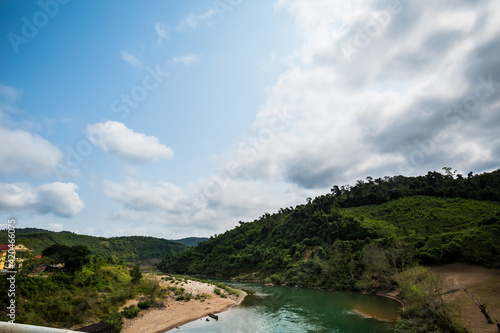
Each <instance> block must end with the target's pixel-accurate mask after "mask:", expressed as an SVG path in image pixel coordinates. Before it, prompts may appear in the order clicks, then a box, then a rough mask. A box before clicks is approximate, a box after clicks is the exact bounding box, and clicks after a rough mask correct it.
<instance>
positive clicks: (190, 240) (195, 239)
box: [172, 237, 209, 246]
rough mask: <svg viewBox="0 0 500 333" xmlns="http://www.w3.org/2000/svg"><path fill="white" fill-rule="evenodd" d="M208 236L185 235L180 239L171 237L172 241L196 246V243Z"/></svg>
mask: <svg viewBox="0 0 500 333" xmlns="http://www.w3.org/2000/svg"><path fill="white" fill-rule="evenodd" d="M208 239H209V238H206V237H187V238H181V239H172V241H173V242H177V243H181V244H184V245H187V246H196V245H198V243H201V242H204V241H206V240H208Z"/></svg>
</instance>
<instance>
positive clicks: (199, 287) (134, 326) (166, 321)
mask: <svg viewBox="0 0 500 333" xmlns="http://www.w3.org/2000/svg"><path fill="white" fill-rule="evenodd" d="M161 286H162V287H163V288H167V287H168V286H176V287H177V288H180V287H181V285H179V284H177V285H175V284H173V283H172V282H170V281H161ZM182 288H184V289H185V292H188V293H192V294H193V296H196V295H201V294H205V295H209V297H210V299H207V300H204V301H202V300H195V299H194V298H193V299H191V300H190V301H176V300H175V298H173V297H171V298H170V299H168V300H166V301H164V302H163V303H164V305H165V307H164V308H154V309H150V310H148V311H142V312H141V313H140V314H139V316H138V317H137V318H134V319H127V320H125V323H124V325H123V329H122V331H121V332H122V333H163V332H166V331H168V330H171V329H173V328H176V327H178V326H181V325H184V324H186V323H189V322H191V321H194V320H197V319H200V318H203V317H206V316H207V315H208V314H209V313H219V312H223V311H226V310H228V309H229V308H231V307H232V306H235V305H238V304H240V303H241V301H243V299H244V298H245V296H246V293H245V292H243V291H241V294H240V296H239V297H235V296H228V297H227V298H222V297H220V296H218V295H216V294H215V293H214V285H211V284H207V283H201V282H197V281H189V282H187V283H184V284H183V285H182ZM210 320H213V319H210Z"/></svg>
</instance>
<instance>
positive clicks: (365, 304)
mask: <svg viewBox="0 0 500 333" xmlns="http://www.w3.org/2000/svg"><path fill="white" fill-rule="evenodd" d="M231 285H232V286H233V287H235V288H239V289H243V290H245V291H247V292H248V293H249V295H248V296H247V297H246V298H245V300H244V301H243V302H242V304H241V305H239V306H236V307H233V308H232V309H230V310H229V311H226V312H223V313H220V314H219V320H218V321H215V320H213V319H210V321H206V318H203V319H200V320H197V321H194V322H191V323H189V324H186V325H184V326H181V327H179V328H178V329H173V330H172V331H171V332H183V333H186V332H203V333H205V332H207V333H212V332H213V333H227V332H231V333H233V332H234V333H237V332H244V333H247V332H248V333H250V332H252V333H253V332H266V333H278V332H280V333H281V332H338V333H347V332H353V333H380V332H391V327H392V324H391V323H390V322H387V321H391V320H392V321H394V320H395V319H396V318H397V317H398V315H397V311H398V309H399V303H398V302H396V301H393V300H391V299H387V298H383V297H377V296H371V295H362V294H360V293H349V292H334V291H325V290H314V289H305V288H293V287H283V286H265V285H261V284H254V283H238V284H231ZM374 317H375V318H378V319H380V320H376V319H373V318H374ZM381 320H386V321H381Z"/></svg>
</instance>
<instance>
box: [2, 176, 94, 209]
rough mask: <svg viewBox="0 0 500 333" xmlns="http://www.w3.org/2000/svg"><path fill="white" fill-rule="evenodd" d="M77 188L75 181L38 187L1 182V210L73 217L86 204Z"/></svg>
mask: <svg viewBox="0 0 500 333" xmlns="http://www.w3.org/2000/svg"><path fill="white" fill-rule="evenodd" d="M77 189H78V186H77V185H76V184H73V183H60V182H54V183H49V184H42V185H39V186H37V187H33V186H31V185H30V184H27V183H11V184H9V183H0V210H7V211H19V210H27V211H32V212H37V213H41V214H48V213H52V214H54V215H57V216H60V217H72V216H75V215H77V214H78V213H80V211H81V210H82V209H83V207H84V206H85V204H84V203H83V201H82V200H81V199H80V196H79V195H78V193H76V190H77Z"/></svg>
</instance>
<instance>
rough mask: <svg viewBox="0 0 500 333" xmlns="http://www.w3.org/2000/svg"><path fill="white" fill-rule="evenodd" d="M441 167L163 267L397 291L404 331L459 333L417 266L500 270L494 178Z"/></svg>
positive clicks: (244, 230)
mask: <svg viewBox="0 0 500 333" xmlns="http://www.w3.org/2000/svg"><path fill="white" fill-rule="evenodd" d="M443 169H444V173H443V174H441V173H438V172H429V173H428V174H427V175H425V176H419V177H403V176H396V177H385V178H383V179H375V180H374V179H372V178H371V177H368V178H367V179H366V182H365V181H358V182H357V184H356V185H355V186H352V187H350V186H341V187H339V186H334V187H333V188H332V191H331V193H328V194H325V195H322V196H318V197H316V198H314V199H312V198H308V199H307V203H306V204H302V205H298V206H296V207H286V208H282V209H280V210H279V211H278V212H277V213H274V214H269V213H265V214H264V215H262V216H261V217H260V218H259V219H257V220H255V221H253V222H240V225H239V226H237V227H236V228H234V229H232V230H229V231H227V232H225V233H223V234H221V235H218V236H216V237H211V238H210V239H209V240H208V241H205V242H202V243H200V244H199V245H198V246H197V247H194V248H189V249H187V250H185V251H182V252H179V253H175V254H171V255H167V256H165V258H164V260H163V262H162V263H161V264H160V268H161V269H162V270H163V271H165V272H173V273H181V274H209V275H218V276H225V277H228V276H230V277H233V278H236V279H239V280H260V281H265V282H267V283H273V284H287V285H297V286H304V287H318V288H328V289H342V290H346V289H348V290H360V291H365V292H380V291H389V290H392V289H394V288H396V287H398V288H400V290H401V297H403V298H404V299H405V301H406V303H407V304H408V307H407V308H406V310H405V311H406V312H404V313H403V314H402V320H401V322H400V323H399V324H398V325H399V326H400V327H403V328H402V330H401V331H404V327H405V326H404V325H405V323H406V324H408V325H413V327H414V329H413V331H418V330H419V329H420V328H421V329H428V327H430V326H432V325H434V326H435V327H437V328H438V329H439V330H441V331H443V332H460V331H461V330H462V328H461V327H460V325H458V324H457V321H456V320H455V317H454V315H453V313H454V311H452V310H451V309H447V310H445V307H439V306H436V307H433V304H439V302H440V301H439V297H437V296H433V294H429V293H428V292H427V291H426V290H427V289H426V288H427V284H426V283H423V284H422V283H420V282H419V281H429V283H430V282H432V281H434V280H433V279H434V278H433V277H432V276H430V275H428V274H430V273H425V274H424V272H423V271H422V272H421V271H419V269H420V268H418V266H417V265H418V264H425V265H436V264H445V263H450V262H466V263H470V264H476V265H483V266H486V267H491V268H499V267H500V255H499V254H500V225H499V219H500V203H499V201H500V170H497V171H494V172H491V173H485V174H481V175H473V174H472V173H469V174H468V175H467V177H464V176H462V175H459V174H456V173H454V172H451V169H450V168H443ZM417 272H420V273H418V274H417ZM411 277H413V278H415V280H414V281H413V282H412V283H410V282H408V281H412V280H411V279H410V278H411ZM422 279H423V280H422ZM405 283H406V284H407V285H408V286H410V287H411V288H410V287H408V288H406V287H405ZM412 288H413V289H412ZM417 296H418V297H417ZM424 300H426V301H424ZM426 302H427V303H426ZM436 302H437V303H436ZM441 305H442V304H441ZM434 308H436V311H434V310H432V309H434ZM425 309H431V310H429V311H430V312H429V311H427V310H425ZM438 309H443V312H439V311H437V310H438ZM422 311H423V312H422ZM426 311H427V312H426ZM422 318H426V320H423V319H422ZM425 327H427V328H425ZM421 331H422V330H421ZM424 331H425V330H424Z"/></svg>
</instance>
